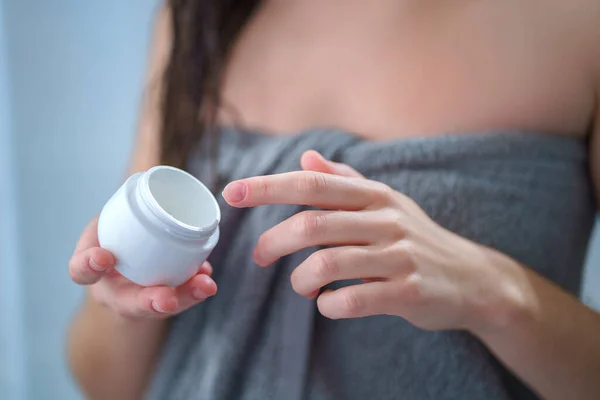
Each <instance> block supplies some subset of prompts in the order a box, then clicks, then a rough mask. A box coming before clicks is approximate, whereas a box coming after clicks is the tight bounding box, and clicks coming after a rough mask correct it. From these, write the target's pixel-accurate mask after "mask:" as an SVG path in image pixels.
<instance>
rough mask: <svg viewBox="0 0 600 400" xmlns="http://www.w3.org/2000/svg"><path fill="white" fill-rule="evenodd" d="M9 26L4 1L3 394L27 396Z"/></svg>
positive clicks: (0, 141) (0, 110) (0, 87)
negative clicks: (7, 26)
mask: <svg viewBox="0 0 600 400" xmlns="http://www.w3.org/2000/svg"><path fill="white" fill-rule="evenodd" d="M6 44H7V40H6V26H5V20H4V13H3V8H2V3H0V397H4V398H7V399H24V398H26V384H25V383H26V380H25V377H26V364H25V361H26V359H27V354H26V346H25V340H24V338H23V333H24V329H23V328H24V318H23V315H22V313H21V312H19V311H16V310H17V309H20V307H19V305H21V304H22V302H23V299H24V298H23V295H22V289H23V282H22V277H23V274H21V273H20V272H21V271H20V269H19V267H18V266H19V240H18V239H19V232H18V230H17V215H16V212H17V198H16V193H17V186H16V182H17V175H16V168H15V157H14V150H15V146H14V141H13V130H12V125H11V123H12V121H11V118H10V117H11V105H10V95H11V88H10V85H9V83H10V81H9V76H8V69H7V68H8V64H7V62H6V55H7V49H6Z"/></svg>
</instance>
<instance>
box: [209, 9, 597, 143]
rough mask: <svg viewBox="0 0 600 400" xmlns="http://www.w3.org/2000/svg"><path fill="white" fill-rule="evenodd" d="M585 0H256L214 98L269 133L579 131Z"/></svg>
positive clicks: (585, 61)
mask: <svg viewBox="0 0 600 400" xmlns="http://www.w3.org/2000/svg"><path fill="white" fill-rule="evenodd" d="M586 2H587V3H590V5H587V4H586ZM333 3H335V4H333ZM391 3H394V4H392V5H391ZM396 3H397V4H396ZM404 3H415V2H404ZM591 3H593V2H592V1H591V0H578V1H575V2H568V4H567V3H566V2H559V1H546V2H541V1H526V2H522V1H507V2H498V1H480V2H473V1H462V2H460V1H453V2H448V3H447V4H445V5H443V6H439V5H437V6H434V5H428V6H422V5H412V6H410V7H409V6H408V5H406V4H405V5H404V6H402V4H403V2H388V1H382V2H373V3H371V4H368V3H361V2H357V1H350V2H347V3H344V2H333V1H326V2H314V1H308V2H304V3H300V2H298V1H291V2H287V3H286V4H283V5H280V4H279V3H277V2H267V3H266V5H265V6H264V7H263V8H262V9H261V10H260V11H259V12H258V13H257V14H256V17H255V18H254V19H253V20H252V21H251V23H250V24H249V25H248V27H247V28H246V29H245V30H244V31H243V32H242V34H241V36H240V39H239V41H238V42H237V45H236V46H235V47H234V51H233V53H232V56H231V59H230V63H229V65H228V68H227V71H226V75H225V80H224V89H223V94H224V99H225V100H226V103H227V104H228V105H229V106H231V107H233V108H234V109H235V111H236V113H237V115H238V117H239V121H238V122H241V123H242V124H244V125H247V126H249V127H252V128H258V129H261V130H265V131H269V132H272V133H277V134H285V133H291V132H297V131H301V130H304V129H307V128H310V127H315V126H328V127H331V126H335V127H340V128H343V129H346V130H348V131H352V132H356V133H358V134H360V135H362V136H365V137H367V138H370V139H388V138H392V137H405V136H416V135H421V136H426V135H437V134H441V133H448V132H452V133H455V132H475V131H489V130H496V129H521V130H536V131H544V132H549V133H563V134H571V135H583V134H584V133H585V131H586V129H587V128H588V126H589V123H590V118H591V116H592V111H593V108H594V90H595V88H594V81H595V74H596V72H597V68H595V65H594V62H595V61H596V60H597V59H598V57H596V56H595V54H594V51H597V50H596V49H595V47H596V46H595V44H594V40H593V39H594V36H600V28H596V27H595V26H594V23H593V22H594V20H596V19H595V14H594V13H597V16H600V13H598V10H600V7H599V6H594V5H592V4H591ZM419 4H423V3H419ZM385 7H388V8H385ZM225 110H227V109H225ZM232 115H234V113H229V112H227V111H224V112H223V113H222V115H221V119H222V120H224V121H227V122H231V116H232Z"/></svg>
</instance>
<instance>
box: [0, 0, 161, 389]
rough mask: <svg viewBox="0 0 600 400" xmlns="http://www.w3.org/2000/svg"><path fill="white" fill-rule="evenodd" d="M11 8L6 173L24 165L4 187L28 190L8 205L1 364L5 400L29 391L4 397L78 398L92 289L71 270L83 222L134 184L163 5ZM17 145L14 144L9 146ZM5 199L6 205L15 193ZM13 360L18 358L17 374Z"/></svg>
mask: <svg viewBox="0 0 600 400" xmlns="http://www.w3.org/2000/svg"><path fill="white" fill-rule="evenodd" d="M2 1H3V3H2V6H3V14H4V32H5V33H6V37H2V36H0V38H1V39H5V42H6V48H5V49H4V50H5V51H4V53H3V54H2V53H0V54H1V55H0V61H3V62H4V63H7V68H8V75H7V72H6V71H2V70H1V69H0V84H1V86H0V112H2V114H0V124H1V125H0V126H1V129H2V132H3V133H2V136H1V137H2V143H1V144H0V146H1V147H2V150H3V154H2V155H0V157H2V158H1V159H0V160H1V161H2V166H4V164H9V166H10V165H14V166H15V167H16V171H12V172H13V173H15V172H16V174H17V175H13V176H11V177H6V176H3V177H2V178H3V179H2V183H3V184H4V182H5V180H6V182H11V181H12V182H14V181H15V178H16V177H18V186H16V187H15V188H16V193H10V192H8V193H9V195H11V196H12V197H11V198H9V200H8V202H7V203H6V205H3V208H2V209H1V211H2V223H1V224H0V226H2V228H3V242H2V243H3V244H5V245H6V244H8V246H7V249H8V250H10V251H9V252H8V253H6V249H5V248H4V247H3V248H2V255H3V257H2V263H3V265H2V277H1V278H0V282H2V287H1V289H2V298H1V299H2V300H3V301H2V304H0V307H3V308H2V314H3V320H2V322H1V323H2V326H3V329H2V330H1V331H0V332H1V334H2V336H1V338H2V343H3V344H4V343H6V342H7V341H8V340H10V341H11V343H14V344H16V345H17V346H15V347H12V346H10V347H11V348H10V349H9V350H11V351H10V353H7V354H5V351H6V349H5V347H7V346H3V347H2V350H3V352H2V353H1V356H2V359H0V364H2V366H3V367H4V366H5V365H6V366H7V367H8V368H7V372H8V374H9V375H10V376H8V377H7V378H6V379H5V377H4V375H5V374H6V373H7V372H5V371H4V368H3V369H2V372H3V376H2V379H3V381H2V385H3V387H2V388H0V389H2V392H0V398H2V399H11V400H13V399H14V400H19V399H23V398H25V394H24V393H23V392H19V390H16V391H13V392H9V393H11V394H10V395H9V396H5V393H6V392H5V391H4V390H5V387H4V386H7V387H9V389H10V387H24V386H25V385H23V383H26V386H27V390H28V393H27V397H26V398H27V399H35V400H38V399H39V400H46V399H61V400H69V399H76V398H79V395H78V394H77V391H76V390H75V388H74V386H73V384H72V382H71V379H70V376H69V374H68V371H67V368H66V365H65V358H64V341H65V328H66V326H67V324H68V322H69V319H70V318H71V316H72V313H73V311H74V308H75V306H76V305H77V304H78V302H79V301H80V296H81V294H82V291H81V290H80V288H78V287H76V286H75V285H74V284H72V283H71V282H70V280H69V277H68V273H67V262H68V259H69V257H70V255H71V252H72V250H73V246H74V244H75V242H76V240H77V237H78V235H79V233H80V231H81V229H82V227H83V226H84V224H85V223H86V222H87V221H88V220H89V219H90V218H91V217H92V216H93V215H94V214H95V213H97V212H98V211H99V210H100V207H101V206H102V204H103V203H104V201H106V199H107V198H108V196H110V194H111V193H112V192H113V191H114V190H115V189H116V187H117V186H118V185H119V184H120V182H121V179H122V178H123V177H124V173H125V168H126V160H127V157H128V153H129V150H130V146H131V139H132V134H133V132H134V130H135V125H136V114H137V108H138V98H139V94H140V85H141V78H142V75H143V70H144V63H145V59H146V48H147V39H148V38H149V29H150V27H151V26H150V22H151V17H152V14H153V12H154V9H155V5H156V4H157V2H156V1H155V0H152V1H148V0H127V1H122V0H95V1H92V0H87V1H82V0H2ZM0 42H1V41H0ZM4 55H6V57H4ZM0 65H1V64H0ZM7 76H8V77H9V78H7ZM8 83H10V86H11V89H12V91H11V92H10V93H12V96H11V97H10V100H11V101H10V108H8V104H6V103H7V89H6V87H5V86H6V85H7V84H8ZM9 110H10V111H9ZM7 116H11V117H12V118H11V121H10V123H12V125H9V122H8V119H7V118H6V117H7ZM10 126H12V131H10V132H9V133H12V135H10V134H9V135H7V134H6V131H7V130H8V128H9V127H10ZM9 141H12V142H13V144H12V145H13V147H12V148H11V147H8V146H5V142H6V143H8V142H9ZM11 150H12V151H11ZM4 153H8V154H9V155H12V160H10V159H9V158H7V157H6V155H5V154H4ZM13 161H14V164H13V163H12V162H13ZM2 166H0V170H2V172H5V171H4V170H3V169H2V168H1V167H2ZM2 189H4V187H3V188H2ZM2 193H3V198H2V201H3V203H4V202H5V201H6V200H5V199H4V197H6V196H7V194H6V193H7V192H5V191H4V190H2ZM13 195H16V197H14V196H13ZM11 199H12V201H13V202H12V203H11V202H10V201H11ZM14 199H19V201H18V210H17V212H18V214H17V217H18V222H19V226H20V228H21V231H20V234H21V236H20V238H21V241H20V247H17V246H18V243H16V242H14V241H13V238H14V236H13V235H14V233H13V232H5V230H6V229H10V218H8V219H7V217H10V216H12V215H13V211H14V210H11V207H12V206H13V205H14V204H15V202H14ZM7 210H8V213H7V214H6V215H5V212H6V211H7ZM7 221H8V222H9V223H8V224H7V223H6V222H7ZM7 227H8V228H7ZM4 236H7V237H4ZM17 249H18V250H20V252H16V251H13V250H17ZM13 253H15V254H13ZM17 253H20V260H19V261H20V263H18V264H17V263H16V261H15V260H16V258H17V255H16V254H17ZM8 257H10V259H9V260H8V261H7V260H6V259H7V258H8ZM4 263H7V264H4ZM7 272H8V275H7ZM7 276H8V279H7ZM19 277H21V278H22V283H23V287H22V289H23V292H22V293H23V296H20V294H19V291H18V289H17V288H18V286H16V287H14V289H17V290H14V289H13V288H12V286H14V285H13V283H12V282H15V283H18V279H19ZM5 286H6V287H8V288H10V289H11V290H10V291H6V290H5ZM6 297H10V299H9V300H8V301H7V299H6ZM19 320H22V321H23V324H24V326H23V330H22V331H24V332H25V337H24V340H25V341H26V349H25V347H24V346H19V339H18V337H19V335H20V333H19V330H11V329H10V328H9V329H6V328H7V327H13V326H15V327H18V325H16V323H17V321H19ZM7 321H9V322H7ZM5 331H6V332H8V336H7V335H6V332H5ZM25 350H26V351H25ZM5 357H9V358H5ZM7 360H11V363H12V362H13V361H15V360H16V361H18V363H17V364H16V365H15V366H16V367H17V368H16V369H13V365H11V364H10V363H8V364H7V362H6V361H7ZM24 374H25V375H24ZM5 380H6V382H5ZM6 390H8V389H6ZM11 390H12V389H11Z"/></svg>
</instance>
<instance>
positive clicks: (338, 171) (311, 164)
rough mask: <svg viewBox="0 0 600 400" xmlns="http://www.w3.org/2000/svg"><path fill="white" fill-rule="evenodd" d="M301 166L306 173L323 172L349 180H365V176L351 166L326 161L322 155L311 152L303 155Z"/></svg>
mask: <svg viewBox="0 0 600 400" xmlns="http://www.w3.org/2000/svg"><path fill="white" fill-rule="evenodd" d="M300 165H301V166H302V169H303V170H305V171H315V172H323V173H325V174H332V175H340V176H345V177H348V178H364V176H363V175H362V174H361V173H360V172H358V171H357V170H355V169H354V168H352V167H351V166H349V165H346V164H342V163H337V162H333V161H329V160H326V159H325V158H324V157H323V156H322V155H321V154H319V153H318V152H316V151H314V150H309V151H307V152H305V153H304V154H302V158H300Z"/></svg>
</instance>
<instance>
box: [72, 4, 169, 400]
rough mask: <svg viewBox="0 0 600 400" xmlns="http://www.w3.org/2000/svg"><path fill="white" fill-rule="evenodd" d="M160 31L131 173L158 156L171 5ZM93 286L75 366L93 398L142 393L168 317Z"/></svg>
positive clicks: (91, 237)
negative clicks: (135, 313)
mask: <svg viewBox="0 0 600 400" xmlns="http://www.w3.org/2000/svg"><path fill="white" fill-rule="evenodd" d="M155 31H156V32H155V38H154V43H153V47H152V52H151V57H150V60H149V61H150V62H149V70H148V73H147V79H146V89H145V95H144V98H143V104H142V110H141V118H140V126H139V133H138V135H137V139H136V145H135V150H134V153H133V155H132V161H131V165H130V171H129V173H134V172H137V171H141V170H146V169H148V168H150V167H152V166H154V165H156V164H157V163H158V162H159V115H160V112H159V108H158V105H159V96H160V90H161V88H160V80H161V75H162V70H163V69H164V66H165V64H166V60H167V58H168V55H169V51H170V32H169V18H168V12H167V10H165V9H162V10H161V11H160V13H159V15H158V19H157V22H156V27H155ZM96 229H97V220H96V219H94V220H93V221H92V222H90V224H89V225H88V227H86V230H85V231H84V233H83V235H82V237H81V240H80V242H79V244H78V248H92V247H94V246H97V243H96V242H97V234H96ZM74 259H76V256H74ZM103 260H104V259H103ZM96 262H97V263H98V262H99V261H97V260H96ZM103 262H110V261H106V260H104V261H103ZM78 283H81V282H78ZM90 288H91V286H90V287H88V290H87V293H86V299H85V301H84V303H83V305H82V307H81V309H80V310H79V312H78V313H77V315H76V317H75V319H74V320H73V323H72V325H71V328H70V332H69V344H68V351H69V363H70V366H71V369H72V372H73V374H74V376H75V378H76V380H77V381H78V383H79V384H80V386H81V388H82V389H83V391H84V392H85V393H86V395H87V396H88V398H91V399H110V400H118V399H127V400H131V399H137V398H140V397H141V396H142V394H143V392H144V389H145V387H146V385H147V382H148V379H149V377H150V375H151V373H152V369H153V366H154V364H155V361H156V358H157V354H158V352H159V350H160V347H161V344H162V342H163V339H164V336H165V332H166V328H167V325H166V324H167V322H166V319H145V318H139V319H132V318H126V317H123V316H121V315H119V314H118V313H115V312H114V311H113V310H112V309H110V308H108V307H105V306H104V305H101V304H100V303H98V302H97V301H96V300H95V299H94V297H93V296H92V295H91V289H90Z"/></svg>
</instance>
